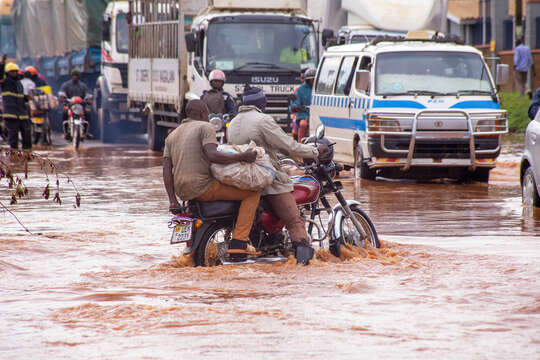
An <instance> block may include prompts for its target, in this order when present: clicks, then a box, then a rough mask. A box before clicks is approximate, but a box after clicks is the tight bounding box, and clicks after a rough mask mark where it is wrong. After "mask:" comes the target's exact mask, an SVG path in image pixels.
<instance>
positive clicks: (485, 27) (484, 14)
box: [481, 0, 487, 45]
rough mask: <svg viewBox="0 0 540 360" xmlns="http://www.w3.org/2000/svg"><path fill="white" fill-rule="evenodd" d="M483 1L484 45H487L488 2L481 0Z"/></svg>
mask: <svg viewBox="0 0 540 360" xmlns="http://www.w3.org/2000/svg"><path fill="white" fill-rule="evenodd" d="M481 1H482V44H483V45H485V44H486V42H487V35H486V31H487V24H486V17H487V15H486V12H487V11H486V6H487V5H486V3H487V0H481Z"/></svg>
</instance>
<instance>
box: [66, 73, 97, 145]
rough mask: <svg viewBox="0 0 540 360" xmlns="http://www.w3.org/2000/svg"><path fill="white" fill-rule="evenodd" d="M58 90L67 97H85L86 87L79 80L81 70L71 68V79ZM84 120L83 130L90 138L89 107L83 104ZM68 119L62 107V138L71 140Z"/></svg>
mask: <svg viewBox="0 0 540 360" xmlns="http://www.w3.org/2000/svg"><path fill="white" fill-rule="evenodd" d="M60 92H62V93H64V94H65V96H66V97H67V98H68V99H71V98H72V97H74V96H79V97H81V98H82V99H83V100H84V98H86V95H87V94H88V87H87V86H86V85H85V84H84V83H83V82H82V81H81V72H80V71H79V70H72V71H71V80H68V81H66V82H65V83H63V84H62V87H61V88H60ZM84 111H85V120H86V121H87V124H85V128H84V132H85V133H86V137H87V138H89V139H91V138H92V135H90V133H89V132H88V127H89V126H90V120H91V119H90V116H91V113H90V107H89V106H85V107H84ZM67 119H68V111H67V110H66V109H65V108H64V112H63V114H62V120H63V121H62V124H63V130H64V138H65V139H66V140H68V141H69V140H71V139H70V135H69V131H68V123H67V122H66V120H67Z"/></svg>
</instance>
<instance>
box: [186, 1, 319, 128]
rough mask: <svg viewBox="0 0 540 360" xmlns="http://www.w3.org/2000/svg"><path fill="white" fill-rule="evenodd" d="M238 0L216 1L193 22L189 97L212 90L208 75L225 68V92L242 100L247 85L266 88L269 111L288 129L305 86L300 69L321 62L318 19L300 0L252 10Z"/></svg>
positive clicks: (190, 38)
mask: <svg viewBox="0 0 540 360" xmlns="http://www.w3.org/2000/svg"><path fill="white" fill-rule="evenodd" d="M221 3H223V4H221ZM234 3H235V2H234V1H232V2H231V1H228V2H227V1H217V0H216V1H214V2H213V6H210V7H208V8H207V9H206V10H205V11H203V12H202V13H201V14H199V16H197V17H196V18H195V19H194V20H193V25H192V29H191V33H190V34H188V35H187V36H186V40H187V49H188V51H189V59H188V71H187V78H188V84H189V91H188V93H187V94H186V99H194V98H199V97H200V96H201V95H202V92H203V91H204V90H207V89H209V88H210V83H209V81H208V75H209V73H210V72H211V71H212V70H214V69H220V70H222V71H223V72H224V73H225V74H226V76H227V81H226V83H225V87H224V90H225V91H226V92H228V93H230V94H231V95H232V96H233V97H235V98H237V99H240V98H241V94H242V92H243V88H244V85H245V84H249V85H251V86H256V87H259V88H262V89H263V91H264V92H265V94H266V97H267V101H268V104H267V107H266V112H267V113H268V114H270V115H272V116H273V117H274V119H275V120H276V121H277V122H278V123H279V124H280V125H282V126H283V127H287V126H288V124H289V122H290V120H289V114H288V105H289V102H288V99H289V95H290V94H291V93H293V92H294V90H295V88H296V87H297V86H298V85H300V81H299V79H300V71H301V70H302V69H303V68H315V67H316V66H317V64H318V60H319V44H318V39H317V33H316V30H315V27H314V25H313V20H312V19H310V18H309V17H307V16H306V15H305V12H304V10H303V9H302V8H301V7H302V4H301V2H298V4H297V5H294V4H293V6H294V7H293V8H291V7H290V6H291V3H296V2H294V1H285V2H284V1H275V2H272V3H271V4H267V5H264V6H259V5H257V6H256V7H255V8H253V9H251V8H250V7H249V6H246V2H245V1H243V2H240V1H239V2H238V3H241V4H239V5H238V6H234ZM252 7H253V6H252Z"/></svg>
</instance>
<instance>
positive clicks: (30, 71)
mask: <svg viewBox="0 0 540 360" xmlns="http://www.w3.org/2000/svg"><path fill="white" fill-rule="evenodd" d="M24 71H28V72H29V73H30V74H31V75H32V76H34V75H37V74H38V71H37V69H36V68H35V67H33V66H27V67H26V69H24Z"/></svg>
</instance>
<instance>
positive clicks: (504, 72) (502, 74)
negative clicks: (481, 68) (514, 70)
mask: <svg viewBox="0 0 540 360" xmlns="http://www.w3.org/2000/svg"><path fill="white" fill-rule="evenodd" d="M509 77H510V67H509V66H508V64H498V65H497V78H496V83H497V85H504V84H506V83H507V82H508V78H509Z"/></svg>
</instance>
